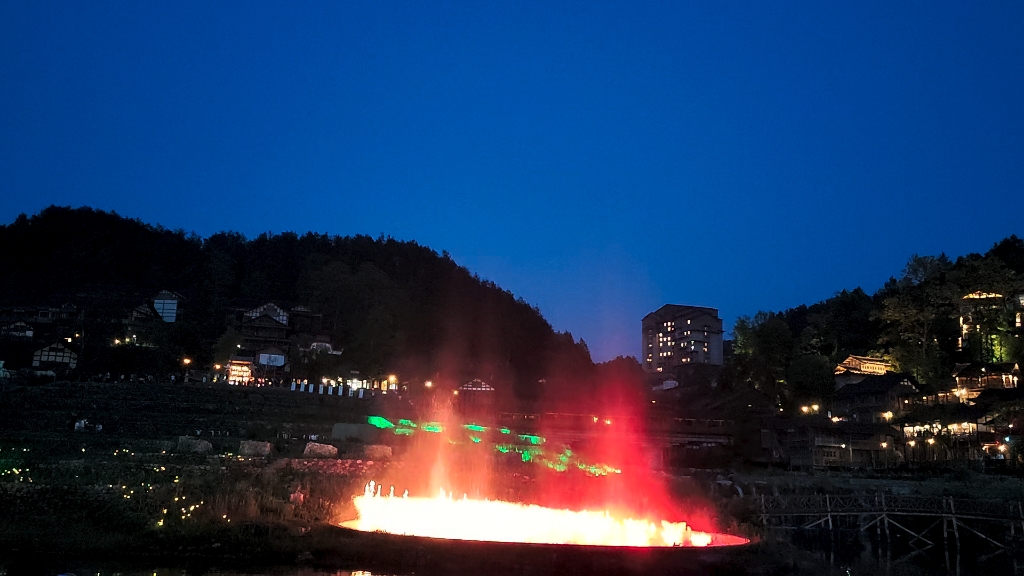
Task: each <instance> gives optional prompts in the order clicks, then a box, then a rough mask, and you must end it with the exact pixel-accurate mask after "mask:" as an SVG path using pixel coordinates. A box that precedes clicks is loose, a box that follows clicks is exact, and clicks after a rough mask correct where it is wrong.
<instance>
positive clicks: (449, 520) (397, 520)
mask: <svg viewBox="0 0 1024 576" xmlns="http://www.w3.org/2000/svg"><path fill="white" fill-rule="evenodd" d="M381 489H382V487H381V486H380V485H377V484H375V483H374V482H370V483H369V484H367V485H366V488H365V490H364V492H363V494H362V495H361V496H356V497H355V498H354V499H353V502H354V504H355V507H356V510H357V511H358V513H359V518H358V519H356V520H351V521H348V522H343V523H342V526H344V527H346V528H353V529H356V530H362V531H366V532H376V531H379V532H387V533H389V534H400V535H406V536H424V537H429V538H444V539H450V540H480V541H489V542H526V543H533V544H579V545H588V546H642V547H648V546H698V547H705V546H724V545H734V544H744V543H746V542H747V540H746V539H744V538H740V537H737V536H730V535H728V534H717V533H710V532H695V531H693V530H691V529H690V527H689V526H687V525H686V523H685V522H667V521H665V520H662V521H660V523H655V522H651V521H648V520H635V519H632V518H624V519H618V518H614V517H612V516H611V515H610V514H608V512H605V511H579V512H577V511H572V510H556V509H553V508H544V507H542V506H535V505H526V504H517V503H512V502H502V501H498V500H470V499H468V498H466V497H465V496H463V498H462V499H454V498H452V497H451V495H450V494H445V493H444V490H441V492H440V494H439V495H438V496H435V497H433V498H410V497H409V496H408V491H406V492H405V494H404V495H402V496H401V497H395V496H394V487H392V488H391V490H390V494H389V495H386V496H384V495H381Z"/></svg>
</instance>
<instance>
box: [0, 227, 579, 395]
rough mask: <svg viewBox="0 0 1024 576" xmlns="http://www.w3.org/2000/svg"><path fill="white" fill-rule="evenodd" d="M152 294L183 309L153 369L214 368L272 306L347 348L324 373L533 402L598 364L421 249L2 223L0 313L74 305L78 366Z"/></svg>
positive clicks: (483, 284)
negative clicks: (178, 365) (473, 386)
mask: <svg viewBox="0 0 1024 576" xmlns="http://www.w3.org/2000/svg"><path fill="white" fill-rule="evenodd" d="M161 290H170V291H173V292H176V293H178V294H180V295H181V296H182V300H181V309H182V313H181V318H180V321H179V322H176V323H175V324H174V326H173V328H171V329H170V332H169V333H168V334H167V335H166V338H165V342H164V344H162V347H163V349H164V350H163V352H164V353H163V354H161V355H160V357H159V358H156V359H154V360H153V361H154V362H157V363H165V364H167V363H173V362H174V361H175V359H180V358H181V357H182V356H183V355H189V356H191V357H194V358H196V359H198V361H199V362H206V363H209V362H212V361H214V360H215V356H216V355H217V354H218V351H217V348H218V341H219V340H223V339H224V338H225V336H226V334H227V333H228V330H229V329H228V326H229V325H230V322H229V321H228V319H229V318H231V317H232V315H233V314H237V310H239V309H241V308H246V307H256V306H258V305H260V304H263V303H266V302H274V303H277V304H279V305H281V306H283V307H286V309H287V308H292V307H295V306H305V307H307V308H310V309H311V310H312V311H313V312H315V313H318V314H321V315H322V327H321V329H320V331H321V332H322V333H323V334H324V335H325V336H328V337H330V339H331V342H332V344H333V346H334V348H335V349H343V350H344V352H343V354H342V355H341V356H340V357H337V358H338V360H337V361H338V362H339V363H340V364H343V365H339V366H332V367H330V369H332V370H349V369H352V370H360V371H361V372H362V373H363V374H366V375H377V374H382V373H387V372H392V371H395V372H399V373H401V374H402V376H403V378H408V379H422V378H431V377H441V378H450V379H452V380H453V381H458V380H460V379H467V378H482V379H484V380H487V381H489V382H493V383H495V384H496V385H497V386H498V387H502V388H505V389H514V390H515V391H516V392H517V393H518V394H519V395H521V396H522V395H525V396H530V395H531V394H536V393H537V390H535V387H536V382H537V381H538V380H540V379H547V380H549V381H555V382H557V381H559V380H560V379H561V380H565V379H567V378H569V377H570V375H571V374H573V373H576V374H580V375H586V374H588V373H589V372H590V371H591V370H592V369H593V364H592V362H591V359H590V355H589V352H588V351H587V349H586V345H585V344H584V343H583V342H582V341H579V342H576V341H574V340H573V337H572V335H570V334H564V333H557V332H555V331H554V330H553V329H552V327H551V326H550V324H548V322H547V321H546V320H545V319H544V318H543V316H542V315H541V313H540V312H539V311H538V310H537V309H536V308H535V307H532V306H530V305H529V304H527V303H526V302H525V301H523V300H522V299H520V298H516V297H515V296H514V295H513V294H511V293H510V292H508V291H507V290H503V289H501V288H499V287H498V286H496V285H495V284H494V283H493V282H489V281H485V280H482V279H480V278H479V277H477V276H475V275H473V274H472V273H470V272H469V271H468V270H467V269H466V268H464V267H462V266H459V265H458V264H456V263H455V262H454V261H453V260H452V259H451V258H450V257H449V256H448V255H447V254H446V253H445V254H438V253H437V252H435V251H434V250H431V249H430V248H427V247H425V246H420V245H418V244H417V243H416V242H405V241H397V240H394V239H392V238H385V237H380V238H376V239H374V238H371V237H368V236H349V237H341V236H328V235H324V234H314V233H306V234H303V235H301V236H300V235H296V234H294V233H290V232H286V233H282V234H261V235H260V236H258V237H256V238H253V239H247V238H245V237H244V236H242V235H241V234H238V233H235V232H221V233H217V234H214V235H212V236H210V237H209V238H202V237H199V236H197V235H195V234H187V233H185V232H183V231H180V230H178V231H172V230H167V229H164V228H161V227H159V226H154V225H150V224H146V223H143V222H140V221H138V220H134V219H128V218H124V217H121V216H119V215H117V214H114V213H110V212H103V211H99V210H93V209H90V208H77V209H72V208H65V207H50V208H47V209H45V210H43V211H42V212H40V213H39V214H37V215H35V216H25V215H22V216H19V217H18V218H17V220H16V221H15V222H13V223H12V224H9V225H6V226H0V305H4V306H8V307H10V306H15V305H43V304H46V305H55V306H60V305H63V304H67V303H70V304H74V305H75V306H77V307H78V310H79V316H80V319H81V322H82V329H83V331H84V332H86V334H85V335H84V336H83V342H82V343H81V346H82V348H84V351H83V352H84V353H83V360H84V362H85V363H86V366H85V368H86V369H88V365H89V363H90V362H92V363H94V364H95V365H96V367H100V366H99V364H100V363H102V362H104V361H106V362H109V361H110V358H108V357H105V356H104V354H106V352H104V350H105V349H106V348H105V345H106V343H107V342H108V340H112V339H113V338H114V337H115V336H116V334H117V332H116V330H118V329H119V328H118V326H119V325H120V322H121V319H122V318H124V317H125V315H126V314H128V313H129V312H130V311H131V310H132V309H133V308H135V307H136V306H138V305H139V304H140V303H141V302H144V301H145V299H147V298H152V296H153V295H154V294H156V293H157V292H159V291H161ZM110 354H113V352H110ZM108 356H109V354H108ZM164 367H165V368H166V366H164Z"/></svg>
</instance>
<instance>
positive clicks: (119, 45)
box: [0, 0, 1024, 360]
mask: <svg viewBox="0 0 1024 576" xmlns="http://www.w3.org/2000/svg"><path fill="white" fill-rule="evenodd" d="M551 4H555V5H554V6H552V5H551ZM894 4H899V5H898V6H894ZM1022 185H1024V3H1019V2H1005V3H996V2H983V3H965V2H920V3H915V4H911V3H893V2H877V3H867V2H850V3H846V4H845V5H841V4H840V3H835V2H806V3H787V4H784V3H781V2H757V3H753V2H752V3H749V4H746V5H742V4H739V3H724V2H672V3H667V4H657V3H653V2H639V3H625V2H622V3H618V4H609V3H596V2H591V1H588V2H578V3H568V2H557V3H541V2H535V3H526V2H465V3H454V2H445V3H431V2H408V3H389V2H333V1H332V2H323V3H317V2H287V3H285V2H281V3H273V4H264V3H257V2H251V1H246V2H238V3H228V2H155V1H146V2H61V3H51V2H43V1H39V0H31V1H30V0H22V1H14V0H7V1H4V2H0V221H5V222H10V221H11V220H13V219H14V218H15V217H16V216H17V215H18V214H19V213H21V212H26V213H34V212H37V211H38V210H40V209H41V208H43V207H45V206H47V205H50V204H60V205H72V206H80V205H88V206H94V207H97V208H102V209H109V210H116V211H117V212H118V213H120V214H123V215H126V216H131V217H138V218H141V219H142V220H144V221H147V222H151V223H159V224H162V225H164V226H166V227H169V228H184V229H186V230H194V231H196V232H198V233H200V234H203V235H208V234H210V233H213V232H216V231H218V230H222V229H231V230H238V231H241V232H244V233H245V234H247V235H249V236H253V235H255V234H258V233H260V232H264V231H273V232H280V231H285V230H294V231H298V232H303V231H306V230H313V231H318V232H328V233H331V234H343V235H347V234H356V233H365V234H371V235H373V236H377V235H379V234H381V233H384V234H386V235H391V236H394V237H396V238H400V239H408V240H416V241H418V242H420V243H421V244H425V245H428V246H430V247H432V248H434V249H436V250H438V251H441V250H448V251H450V252H451V254H452V256H453V257H454V258H455V260H456V261H458V262H459V263H460V264H463V265H465V266H467V267H468V268H470V269H471V270H472V271H474V272H476V273H478V274H480V275H481V276H482V277H485V278H488V279H491V280H494V281H495V282H497V283H498V284H499V285H501V286H503V287H505V288H507V289H509V290H511V291H512V292H514V293H515V294H516V295H518V296H522V297H523V298H525V299H526V300H527V301H529V302H530V303H532V304H535V305H537V306H539V307H540V309H541V311H542V312H543V313H544V315H545V316H546V317H547V318H548V319H549V320H550V321H551V322H552V324H553V325H554V326H555V328H557V329H559V330H568V331H571V332H572V333H573V334H574V335H576V336H582V337H583V338H585V339H586V340H587V342H588V343H589V344H590V347H591V350H592V352H593V353H594V357H595V359H598V360H601V359H607V358H609V357H613V356H615V355H617V354H636V353H637V348H638V347H639V330H640V319H641V317H642V316H643V315H644V314H645V313H646V312H648V311H650V310H653V309H655V308H657V307H658V306H660V305H661V304H663V303H665V302H674V303H682V304H698V305H706V306H714V307H717V308H719V309H720V310H721V313H722V316H723V318H725V319H726V321H727V324H731V323H732V321H733V320H734V319H735V318H736V317H737V316H739V315H742V314H753V313H755V312H756V311H757V310H759V309H782V308H785V307H789V306H792V305H796V304H799V303H811V302H814V301H818V300H821V299H824V298H827V297H829V296H830V295H832V294H833V293H834V292H836V291H838V290H841V289H843V288H853V287H855V286H858V285H860V286H863V287H864V288H865V289H866V290H868V291H869V292H870V291H874V290H875V289H877V288H878V287H879V286H880V285H881V284H882V283H883V282H884V281H885V280H886V279H887V278H888V277H889V276H890V275H894V274H898V273H899V272H900V270H901V268H902V266H903V264H904V263H905V262H906V260H907V258H908V257H909V256H910V255H911V254H914V253H922V254H936V253H938V252H941V251H945V252H947V253H950V254H951V255H959V254H964V253H967V252H971V251H984V250H987V249H988V248H989V247H990V246H991V245H992V244H993V243H994V242H995V241H997V240H999V239H1001V238H1003V237H1005V236H1008V235H1009V234H1011V233H1016V234H1018V235H1021V234H1022V233H1024V226H1022V221H1024V218H1022V214H1024V210H1022V208H1024V187H1022Z"/></svg>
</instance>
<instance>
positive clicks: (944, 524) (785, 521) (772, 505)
mask: <svg viewBox="0 0 1024 576" xmlns="http://www.w3.org/2000/svg"><path fill="white" fill-rule="evenodd" d="M760 508H761V520H762V522H763V523H764V525H765V526H766V527H776V528H785V529H811V528H822V529H828V530H835V529H837V528H839V527H840V525H843V526H844V527H854V526H855V527H856V528H858V529H859V530H861V531H867V530H869V529H871V528H872V527H873V528H874V529H875V531H876V533H877V534H878V536H879V538H880V539H881V538H883V537H884V538H885V540H886V541H889V540H890V534H891V532H890V530H901V531H903V532H906V533H907V534H909V535H910V537H911V540H910V542H909V543H910V544H911V545H915V544H916V543H917V542H923V543H924V544H925V545H927V546H931V545H934V544H935V542H932V540H930V538H935V536H934V535H932V534H934V533H936V532H937V531H938V530H939V526H940V525H941V531H942V538H943V542H944V544H945V545H946V546H948V545H949V538H950V535H951V534H952V536H953V539H954V543H955V544H956V546H957V547H958V548H959V546H960V532H961V530H964V531H967V532H970V533H972V534H974V535H975V536H977V537H979V538H981V539H982V540H985V541H987V542H989V543H991V544H993V545H994V546H996V547H998V548H1003V549H1005V548H1007V547H1009V546H1011V545H1012V544H1013V543H1014V542H1015V541H1016V540H1017V536H1018V529H1019V530H1020V535H1021V536H1024V507H1022V505H1021V503H1020V502H1018V501H1006V500H976V499H961V498H952V497H927V496H893V495H885V494H878V495H870V494H856V495H843V496H832V495H828V494H825V495H817V494H816V495H801V496H761V497H760ZM922 526H923V528H922Z"/></svg>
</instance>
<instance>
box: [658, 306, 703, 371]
mask: <svg viewBox="0 0 1024 576" xmlns="http://www.w3.org/2000/svg"><path fill="white" fill-rule="evenodd" d="M722 332H723V331H722V319H721V318H719V317H718V310H717V309H715V308H705V307H703V306H681V305H678V304H666V305H664V306H662V307H661V308H658V309H657V310H655V311H654V312H651V313H650V314H648V315H647V316H644V319H643V322H642V336H641V347H642V348H641V354H640V358H641V364H642V365H643V367H644V370H645V371H646V372H648V373H658V372H661V373H669V374H672V373H676V372H678V369H679V368H682V367H685V366H688V365H692V364H710V365H713V366H721V365H722Z"/></svg>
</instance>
